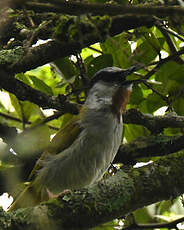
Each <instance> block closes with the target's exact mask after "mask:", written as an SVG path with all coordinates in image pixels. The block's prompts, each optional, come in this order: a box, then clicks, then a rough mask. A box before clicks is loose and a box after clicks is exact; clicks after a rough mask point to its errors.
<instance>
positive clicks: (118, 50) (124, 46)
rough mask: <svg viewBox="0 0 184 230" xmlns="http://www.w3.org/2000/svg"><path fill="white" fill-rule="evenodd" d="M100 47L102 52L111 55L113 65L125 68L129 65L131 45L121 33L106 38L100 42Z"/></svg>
mask: <svg viewBox="0 0 184 230" xmlns="http://www.w3.org/2000/svg"><path fill="white" fill-rule="evenodd" d="M101 48H102V51H103V52H104V53H106V54H111V55H112V57H113V65H114V66H119V67H121V68H127V67H128V66H130V65H131V62H130V55H131V46H130V44H129V42H128V40H127V39H126V38H124V34H123V33H122V34H120V35H118V36H115V37H113V38H108V39H107V40H106V41H105V42H104V43H101Z"/></svg>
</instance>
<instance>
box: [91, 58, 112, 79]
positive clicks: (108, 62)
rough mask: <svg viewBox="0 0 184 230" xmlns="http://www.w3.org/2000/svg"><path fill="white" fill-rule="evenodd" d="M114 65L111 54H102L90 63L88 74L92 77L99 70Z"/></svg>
mask: <svg viewBox="0 0 184 230" xmlns="http://www.w3.org/2000/svg"><path fill="white" fill-rule="evenodd" d="M112 65H113V60H112V56H111V54H102V55H100V56H98V57H96V58H94V59H93V60H92V61H91V62H90V63H89V65H88V76H90V77H92V76H93V75H94V74H95V73H96V72H97V71H98V70H100V69H102V68H105V67H108V66H112Z"/></svg>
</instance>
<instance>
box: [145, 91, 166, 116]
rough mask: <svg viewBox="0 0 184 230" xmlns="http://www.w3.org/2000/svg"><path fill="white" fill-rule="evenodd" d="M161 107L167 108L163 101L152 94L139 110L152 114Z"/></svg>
mask: <svg viewBox="0 0 184 230" xmlns="http://www.w3.org/2000/svg"><path fill="white" fill-rule="evenodd" d="M143 106H144V108H143ZM162 106H167V104H166V103H165V101H163V100H162V99H161V97H160V96H159V95H157V94H155V93H152V94H149V95H148V97H147V99H146V100H145V101H144V102H143V104H142V105H141V108H142V109H144V111H143V112H145V113H151V114H152V113H153V112H155V111H156V110H157V109H159V108H160V107H162Z"/></svg>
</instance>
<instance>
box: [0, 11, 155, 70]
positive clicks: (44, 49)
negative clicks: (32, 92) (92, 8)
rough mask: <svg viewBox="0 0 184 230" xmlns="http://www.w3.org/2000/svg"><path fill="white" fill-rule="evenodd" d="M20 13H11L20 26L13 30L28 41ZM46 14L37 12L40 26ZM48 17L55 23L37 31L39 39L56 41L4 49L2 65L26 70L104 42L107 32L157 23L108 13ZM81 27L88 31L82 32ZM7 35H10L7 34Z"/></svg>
mask: <svg viewBox="0 0 184 230" xmlns="http://www.w3.org/2000/svg"><path fill="white" fill-rule="evenodd" d="M19 15H20V13H19V14H16V16H12V15H9V16H11V18H13V19H14V20H15V22H17V23H14V24H13V25H14V27H15V26H16V25H19V27H18V28H13V29H12V30H13V31H16V34H14V35H11V36H14V37H15V38H17V39H26V40H27V37H26V38H22V37H21V35H20V34H22V33H23V32H22V31H23V29H20V28H25V25H22V24H21V22H22V21H24V20H25V19H24V18H22V15H21V16H19ZM45 17H47V14H46V15H45V14H43V15H41V14H36V16H35V17H33V20H34V21H35V22H37V27H38V26H39V25H40V24H39V23H40V20H43V21H44V20H45ZM48 17H49V18H48V20H49V21H50V22H51V23H46V24H45V26H44V28H43V26H40V31H39V32H37V33H36V38H35V39H44V40H46V39H49V38H52V39H53V40H52V41H48V42H47V43H45V44H42V45H39V46H36V47H26V49H24V48H23V47H21V46H17V47H16V48H12V49H4V50H2V51H0V68H4V69H6V70H8V71H10V72H14V73H19V72H24V71H27V70H30V69H33V68H36V67H38V66H41V65H44V64H46V63H49V62H51V61H53V60H56V59H57V58H60V57H65V56H69V55H71V54H76V53H77V52H78V51H79V50H81V49H82V48H85V47H87V46H89V45H92V44H94V43H96V42H100V41H104V40H105V39H106V36H107V35H110V36H114V35H116V34H119V33H121V32H123V31H126V30H129V29H133V28H137V27H140V26H152V25H153V23H154V19H153V18H151V17H145V16H142V17H140V16H134V17H131V16H125V17H120V16H116V17H112V18H111V17H108V16H104V17H100V16H98V17H97V16H90V18H88V17H86V16H84V17H82V18H81V19H80V22H78V21H77V19H76V17H71V16H60V15H53V16H50V15H49V16H48ZM7 20H8V19H7ZM71 28H72V30H71ZM80 28H82V30H84V31H80ZM24 30H26V29H24ZM31 31H32V28H30V29H27V33H31ZM33 33H34V32H33ZM71 34H73V35H71ZM7 38H9V37H8V36H7ZM3 42H4V38H3ZM7 42H8V41H7ZM21 42H22V41H21Z"/></svg>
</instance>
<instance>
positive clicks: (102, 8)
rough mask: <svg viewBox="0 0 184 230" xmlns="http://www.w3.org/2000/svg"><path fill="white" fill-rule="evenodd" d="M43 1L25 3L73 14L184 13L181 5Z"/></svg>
mask: <svg viewBox="0 0 184 230" xmlns="http://www.w3.org/2000/svg"><path fill="white" fill-rule="evenodd" d="M48 2H49V1H46V2H44V1H42V2H31V1H28V2H26V3H25V6H26V7H27V8H28V9H33V10H34V11H36V12H40V11H51V12H58V13H65V14H72V15H80V14H87V13H92V14H94V15H104V14H106V15H125V14H132V15H155V16H158V17H159V16H162V17H164V16H172V15H183V14H184V9H183V8H182V7H180V6H153V5H146V6H145V5H139V6H134V5H131V6H129V5H123V6H122V5H113V4H98V3H92V4H91V3H85V2H75V1H64V2H63V1H60V0H54V1H51V0H50V3H48Z"/></svg>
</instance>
